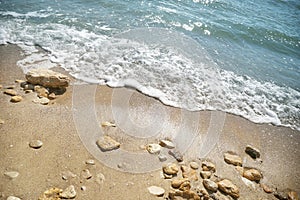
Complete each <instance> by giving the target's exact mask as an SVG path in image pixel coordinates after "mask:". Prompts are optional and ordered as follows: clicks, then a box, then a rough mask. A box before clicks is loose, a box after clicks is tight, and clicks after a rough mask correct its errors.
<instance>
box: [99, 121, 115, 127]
mask: <svg viewBox="0 0 300 200" xmlns="http://www.w3.org/2000/svg"><path fill="white" fill-rule="evenodd" d="M101 126H102V127H116V125H115V124H114V123H111V122H102V123H101Z"/></svg>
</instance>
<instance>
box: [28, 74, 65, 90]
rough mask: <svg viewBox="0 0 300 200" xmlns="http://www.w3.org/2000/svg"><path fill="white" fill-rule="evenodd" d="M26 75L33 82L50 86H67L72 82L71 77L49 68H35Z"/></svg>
mask: <svg viewBox="0 0 300 200" xmlns="http://www.w3.org/2000/svg"><path fill="white" fill-rule="evenodd" d="M25 77H26V79H27V82H29V83H31V84H34V85H41V86H44V87H50V88H65V87H68V86H69V83H70V79H69V77H67V76H66V75H63V74H61V73H58V72H54V71H52V70H49V69H33V70H30V71H29V72H27V74H26V76H25Z"/></svg>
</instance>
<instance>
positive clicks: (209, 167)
mask: <svg viewBox="0 0 300 200" xmlns="http://www.w3.org/2000/svg"><path fill="white" fill-rule="evenodd" d="M202 169H203V171H212V172H215V171H216V166H215V165H214V164H213V163H212V162H209V161H203V162H202Z"/></svg>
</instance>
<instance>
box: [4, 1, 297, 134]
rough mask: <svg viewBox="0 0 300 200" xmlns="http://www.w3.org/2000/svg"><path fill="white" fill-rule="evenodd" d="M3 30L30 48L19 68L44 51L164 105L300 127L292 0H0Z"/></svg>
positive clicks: (86, 76)
mask: <svg viewBox="0 0 300 200" xmlns="http://www.w3.org/2000/svg"><path fill="white" fill-rule="evenodd" d="M148 27H151V28H157V29H153V30H154V31H150V32H147V30H149V29H148ZM0 28H1V30H0V42H1V43H7V42H11V43H16V44H18V45H20V46H21V47H22V48H23V49H24V50H26V52H27V55H28V56H29V59H28V60H26V61H24V62H20V63H19V65H20V66H21V67H23V69H25V71H26V69H28V68H30V67H37V65H34V62H36V60H35V59H37V60H39V61H41V60H43V59H45V58H47V59H49V60H50V61H51V63H52V64H53V63H58V64H60V65H61V66H63V67H64V68H65V69H67V70H68V71H70V73H71V74H72V75H74V76H75V77H77V78H79V79H83V80H86V81H88V82H98V83H103V82H101V81H104V82H105V83H107V84H109V85H112V86H123V85H131V86H133V87H136V88H137V89H139V90H141V91H142V92H144V93H146V94H149V95H152V96H156V97H158V98H160V99H161V100H162V101H163V102H165V103H166V104H170V105H174V106H179V107H184V108H187V109H190V110H204V109H210V110H214V109H218V110H224V111H227V112H230V113H234V114H238V115H241V116H243V117H246V118H248V119H250V120H252V121H254V122H259V123H273V124H277V125H286V126H291V127H293V128H298V129H299V127H300V114H299V113H300V112H299V111H300V102H299V101H300V100H299V99H300V93H299V91H300V80H299V79H300V48H299V45H300V35H299V33H300V1H297V0H286V1H283V0H266V1H258V0H249V1H238V0H232V1H230V2H228V1H225V0H216V1H214V0H210V1H209V0H207V1H201V0H199V1H196V0H194V1H191V0H190V1H189V0H186V1H183V0H182V1H158V0H153V1H137V0H136V1H128V0H127V1H126V0H123V1H112V0H110V1H108V0H107V1H104V0H98V1H96V0H88V1H87V0H86V1H79V0H75V1H74V0H72V1H71V0H61V1H37V0H34V1H33V0H31V1H22V0H10V1H3V0H0ZM145 30H146V32H145ZM150 30H151V29H150ZM164 30H167V31H171V32H169V33H168V32H164ZM128 31H129V34H128ZM124 32H127V33H124ZM156 33H157V34H158V35H155V34H156ZM181 34H184V35H185V36H183V35H181ZM116 35H117V38H123V39H124V38H125V39H130V40H135V39H136V38H138V39H136V41H135V42H137V43H130V44H128V42H124V41H120V40H115V36H116ZM185 37H188V38H189V39H186V40H185V39H182V38H185ZM162 40H165V44H166V46H164V47H162V46H159V44H164V42H161V41H162ZM150 41H151V42H150ZM180 41H185V42H180ZM155 43H157V45H156V46H153V45H152V44H155ZM34 45H39V46H41V47H43V48H44V49H46V50H48V51H49V52H50V55H47V56H45V55H44V57H43V55H39V54H38V55H37V54H36V52H35V48H34ZM151 45H152V46H151ZM168 45H169V47H170V46H172V47H174V48H175V49H176V48H178V49H179V50H180V52H181V53H180V52H177V51H174V52H173V49H172V48H168ZM187 52H189V53H187ZM191 55H193V56H191ZM30 56H31V57H30ZM41 57H43V58H41ZM125 58H126V59H125ZM25 65H26V66H25ZM30 65H31V66H30ZM45 66H46V67H51V66H52V65H51V64H45ZM217 75H218V76H217ZM215 77H217V78H216V80H214V82H218V83H217V84H218V88H219V89H220V90H219V91H218V92H219V93H218V94H216V93H214V92H212V90H213V89H212V87H211V84H210V83H209V82H210V80H212V79H213V78H215ZM183 79H184V86H185V88H188V92H187V93H188V94H191V96H190V97H191V98H192V100H189V103H186V101H185V100H183V99H182V96H185V95H183V93H184V92H183V90H182V88H183V87H182V84H177V83H178V82H180V83H182V81H183ZM176 80H177V81H176ZM178 80H180V81H178ZM158 82H159V83H160V84H158ZM187 104H188V105H187Z"/></svg>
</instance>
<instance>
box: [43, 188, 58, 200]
mask: <svg viewBox="0 0 300 200" xmlns="http://www.w3.org/2000/svg"><path fill="white" fill-rule="evenodd" d="M62 191H63V190H62V189H60V188H56V187H54V188H50V189H49V190H46V191H45V192H44V193H43V194H42V195H41V196H40V197H39V199H38V200H60V194H61V193H62Z"/></svg>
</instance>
